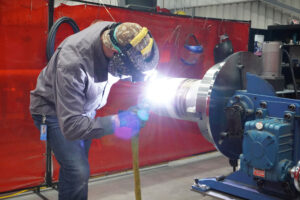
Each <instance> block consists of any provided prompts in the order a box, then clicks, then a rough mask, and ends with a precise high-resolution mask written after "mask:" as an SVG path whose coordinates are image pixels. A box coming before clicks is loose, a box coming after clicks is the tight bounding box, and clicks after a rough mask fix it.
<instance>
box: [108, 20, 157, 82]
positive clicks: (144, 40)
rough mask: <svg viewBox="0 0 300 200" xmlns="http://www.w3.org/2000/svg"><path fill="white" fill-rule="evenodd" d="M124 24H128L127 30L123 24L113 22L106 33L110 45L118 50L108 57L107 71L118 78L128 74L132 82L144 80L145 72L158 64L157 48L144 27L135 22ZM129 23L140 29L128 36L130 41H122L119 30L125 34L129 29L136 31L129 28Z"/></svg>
mask: <svg viewBox="0 0 300 200" xmlns="http://www.w3.org/2000/svg"><path fill="white" fill-rule="evenodd" d="M124 24H125V23H124ZM126 24H129V28H128V27H127V30H126V27H125V26H124V25H123V26H122V23H114V24H112V25H111V26H110V27H109V32H108V35H109V39H110V42H111V44H112V47H113V48H114V49H116V50H117V51H118V52H117V53H114V55H113V57H112V58H111V59H110V61H109V64H108V71H109V72H110V73H111V74H112V75H113V76H118V77H120V78H122V76H130V77H131V81H132V82H139V81H144V80H145V77H146V75H147V72H149V71H151V70H154V69H155V68H156V66H157V64H158V60H159V52H158V48H157V45H156V43H155V41H154V39H153V37H152V35H151V34H150V32H149V31H148V29H147V28H146V27H143V28H141V27H140V26H139V25H138V24H135V23H126ZM130 25H132V26H134V27H136V26H138V27H140V28H141V29H140V30H139V31H138V32H136V33H137V34H136V35H134V37H133V38H129V39H130V41H124V39H123V40H122V37H121V36H120V34H119V33H120V32H123V34H127V33H130V31H136V29H135V30H130ZM118 29H120V30H118ZM132 29H133V28H132ZM118 34H119V35H118ZM118 36H119V37H118ZM125 37H126V35H125ZM131 37H132V34H131ZM127 39H128V38H126V40H127Z"/></svg>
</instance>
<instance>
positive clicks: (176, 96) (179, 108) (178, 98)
mask: <svg viewBox="0 0 300 200" xmlns="http://www.w3.org/2000/svg"><path fill="white" fill-rule="evenodd" d="M164 83H168V84H169V85H170V86H169V87H165V88H163V86H162V88H160V89H163V90H164V91H162V93H164V94H166V93H169V94H168V95H169V96H168V98H169V100H168V101H161V102H160V103H159V104H155V105H152V106H151V107H152V110H153V111H154V112H156V113H157V114H159V115H162V116H168V117H172V118H176V119H183V120H188V121H197V120H198V118H199V115H198V114H197V112H196V104H197V91H198V88H199V86H200V85H201V84H200V83H201V80H198V79H186V78H165V80H164ZM170 90H174V93H172V92H170Z"/></svg>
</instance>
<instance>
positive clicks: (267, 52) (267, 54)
mask: <svg viewBox="0 0 300 200" xmlns="http://www.w3.org/2000/svg"><path fill="white" fill-rule="evenodd" d="M281 45H282V43H281V42H278V41H275V42H264V43H263V48H262V60H263V69H262V77H265V78H272V77H273V78H275V77H279V76H281V54H282V53H281Z"/></svg>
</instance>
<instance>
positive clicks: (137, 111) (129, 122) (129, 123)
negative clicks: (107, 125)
mask: <svg viewBox="0 0 300 200" xmlns="http://www.w3.org/2000/svg"><path fill="white" fill-rule="evenodd" d="M118 118H119V125H118V127H116V128H115V134H116V135H117V136H118V137H121V138H124V139H129V138H131V137H132V136H134V135H137V134H138V133H139V132H140V129H141V128H143V127H144V126H145V125H146V121H147V120H148V119H149V109H146V108H142V107H139V106H132V107H130V108H129V109H128V110H126V111H121V112H119V114H118Z"/></svg>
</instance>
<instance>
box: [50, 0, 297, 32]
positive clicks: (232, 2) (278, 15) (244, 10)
mask: <svg viewBox="0 0 300 200" xmlns="http://www.w3.org/2000/svg"><path fill="white" fill-rule="evenodd" d="M89 1H93V2H97V3H103V4H108V5H114V6H117V5H118V0H89ZM275 1H278V2H280V3H284V4H286V5H288V6H291V7H293V8H297V9H300V0H275ZM55 2H56V4H57V5H58V4H59V3H66V4H74V2H70V1H68V0H56V1H55ZM157 5H158V6H160V7H161V8H167V9H171V10H173V11H176V10H184V11H185V12H186V13H187V14H188V15H193V14H194V16H199V17H211V18H220V19H236V20H247V21H249V20H251V27H252V28H258V29H266V28H267V26H268V25H273V24H287V23H288V21H289V20H290V19H291V18H296V19H300V13H296V12H290V11H288V10H287V9H283V8H280V7H276V6H273V5H270V4H267V3H265V2H264V1H263V0H157Z"/></svg>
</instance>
